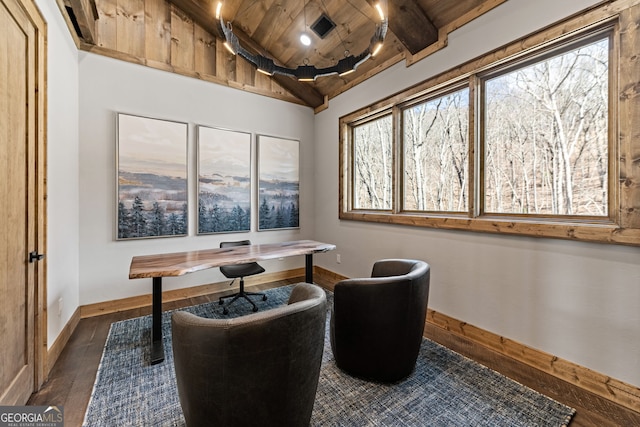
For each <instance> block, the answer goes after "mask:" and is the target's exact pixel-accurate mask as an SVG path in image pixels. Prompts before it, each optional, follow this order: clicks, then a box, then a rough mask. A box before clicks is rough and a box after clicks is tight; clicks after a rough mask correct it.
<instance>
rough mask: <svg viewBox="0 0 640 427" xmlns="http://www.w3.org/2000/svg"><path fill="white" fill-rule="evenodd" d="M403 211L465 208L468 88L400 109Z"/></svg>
mask: <svg viewBox="0 0 640 427" xmlns="http://www.w3.org/2000/svg"><path fill="white" fill-rule="evenodd" d="M402 125H403V126H402V130H403V132H402V136H403V138H402V142H403V146H404V152H403V157H402V158H403V160H404V193H403V194H404V210H410V211H435V212H438V211H440V212H467V211H468V209H469V208H468V206H469V204H468V199H469V194H468V191H467V190H468V186H469V158H468V153H469V89H467V88H465V89H461V90H457V91H455V92H453V93H450V94H447V95H442V96H438V97H436V98H433V99H429V100H428V101H426V102H422V103H420V104H417V105H414V106H411V107H408V108H406V109H404V110H403V112H402Z"/></svg>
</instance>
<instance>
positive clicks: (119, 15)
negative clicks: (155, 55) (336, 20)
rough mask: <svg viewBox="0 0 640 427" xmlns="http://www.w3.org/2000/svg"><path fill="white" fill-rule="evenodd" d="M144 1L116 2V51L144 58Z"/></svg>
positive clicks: (125, 0) (122, 0)
mask: <svg viewBox="0 0 640 427" xmlns="http://www.w3.org/2000/svg"><path fill="white" fill-rule="evenodd" d="M144 3H145V0H117V9H116V49H117V50H119V51H120V52H124V53H128V54H130V55H133V56H136V57H139V58H144V55H145V49H144V39H145V26H144V21H145V19H144Z"/></svg>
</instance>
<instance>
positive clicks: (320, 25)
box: [311, 14, 336, 39]
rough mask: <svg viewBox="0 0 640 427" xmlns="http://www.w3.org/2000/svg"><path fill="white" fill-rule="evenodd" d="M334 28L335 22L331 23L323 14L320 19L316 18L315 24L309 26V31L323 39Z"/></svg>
mask: <svg viewBox="0 0 640 427" xmlns="http://www.w3.org/2000/svg"><path fill="white" fill-rule="evenodd" d="M335 27H336V24H335V22H333V21H332V20H331V19H330V18H329V17H328V16H327V15H325V14H322V15H321V16H320V18H318V19H317V20H316V22H314V23H313V25H311V29H312V30H313V32H314V33H316V34H317V35H318V37H320V38H321V39H323V38H325V37H326V36H327V34H329V33H330V32H331V30H333V29H334V28H335Z"/></svg>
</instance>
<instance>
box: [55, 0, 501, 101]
mask: <svg viewBox="0 0 640 427" xmlns="http://www.w3.org/2000/svg"><path fill="white" fill-rule="evenodd" d="M56 1H58V3H59V5H60V6H61V8H62V9H63V10H64V11H65V12H66V15H67V16H66V17H67V20H68V22H69V26H70V27H71V29H72V32H73V33H74V37H76V41H77V44H78V45H79V47H81V48H83V49H85V50H90V51H94V52H97V53H102V54H107V55H110V56H115V57H119V58H120V59H125V60H129V61H133V62H140V63H143V64H145V65H150V66H155V67H156V68H162V69H168V70H169V71H176V72H181V73H182V74H187V75H189V74H190V73H191V71H190V70H189V68H190V67H191V68H193V70H192V71H193V74H194V77H199V78H203V79H205V80H210V81H213V82H215V83H222V84H228V85H230V86H234V87H239V88H241V89H245V90H251V91H254V92H258V93H263V94H267V95H271V96H275V97H281V98H283V99H287V100H293V101H294V102H299V103H301V104H305V105H308V106H310V107H313V108H315V109H316V110H319V109H322V108H324V107H326V105H327V102H328V100H329V99H330V98H332V97H334V96H336V95H338V94H340V93H342V92H344V91H345V90H347V89H349V88H351V87H353V86H355V85H357V84H358V83H361V82H362V81H364V80H366V79H367V78H369V77H371V76H372V75H374V74H376V73H378V72H380V71H382V70H384V69H386V68H388V67H389V66H391V65H393V64H396V63H398V62H400V61H405V62H406V64H407V65H411V64H413V63H415V62H417V61H419V60H421V59H423V58H424V57H426V56H428V55H429V54H431V53H433V52H435V51H436V50H439V49H441V48H444V47H445V46H446V44H447V35H448V33H450V32H451V31H453V30H455V29H457V28H459V27H460V26H462V25H464V24H466V23H468V22H469V21H471V20H473V19H474V18H476V17H478V16H480V15H482V14H483V13H486V12H487V11H489V10H491V9H493V8H494V7H497V6H498V5H500V4H501V3H503V2H504V1H506V0H388V1H387V2H386V8H387V12H386V13H387V16H388V22H389V26H388V31H387V34H386V38H385V40H384V47H383V49H382V51H381V52H380V53H379V54H377V55H376V56H375V57H374V58H370V59H368V60H366V61H364V62H363V63H361V64H360V65H359V66H358V67H357V69H356V71H355V72H353V73H351V74H348V75H345V76H338V75H331V76H323V77H318V78H317V79H316V80H315V81H313V82H300V81H298V80H297V79H295V78H293V77H290V76H285V75H280V74H274V75H273V76H271V77H268V78H267V79H270V80H271V82H270V83H265V81H264V80H260V79H263V77H258V76H256V75H254V74H252V72H251V71H248V70H247V69H246V65H245V66H244V67H245V68H241V67H240V66H239V65H238V63H237V62H236V63H235V68H234V69H233V70H230V63H231V61H232V60H231V59H229V58H228V57H226V56H225V55H230V54H227V53H224V54H222V52H220V51H221V50H222V49H220V46H221V41H222V40H223V39H224V34H222V31H221V26H220V22H219V20H217V19H216V16H215V14H216V6H217V3H218V0H56ZM377 2H378V0H259V1H252V0H224V2H223V3H222V9H221V16H222V19H223V21H224V22H229V23H230V25H231V28H232V29H233V33H234V34H235V35H236V36H237V37H238V39H239V41H240V44H241V45H242V47H243V48H244V49H246V50H247V51H249V52H251V53H252V54H258V55H261V56H264V57H267V58H271V59H273V60H274V62H275V63H276V64H278V65H281V66H286V67H289V68H296V67H297V66H299V65H305V64H311V65H314V66H316V67H319V68H320V67H329V66H332V65H335V64H336V63H337V62H338V61H339V60H341V59H343V58H344V57H345V56H347V55H350V54H351V55H357V54H359V53H361V52H362V51H364V50H365V49H366V48H367V47H368V45H369V42H370V39H371V37H372V35H373V34H374V32H375V30H376V25H378V23H379V18H378V12H377V11H376V9H375V4H376V3H377ZM383 4H384V2H383ZM322 16H324V17H325V19H326V18H328V19H329V20H330V21H332V22H333V23H334V24H335V27H334V28H333V29H331V30H330V31H328V32H327V33H326V34H322V31H320V32H319V33H320V34H318V33H317V32H315V31H314V30H313V29H312V28H311V27H312V26H313V24H314V23H315V22H316V21H317V20H318V19H319V18H321V17H322ZM325 23H326V22H325ZM167 27H168V28H167ZM185 28H186V30H185ZM189 31H190V32H191V33H190V34H189ZM302 32H306V33H307V34H309V35H310V36H311V39H312V40H311V45H310V46H308V47H306V46H304V45H302V44H301V43H300V40H299V37H300V34H301V33H302ZM185 33H187V34H188V35H187V36H185ZM156 37H158V38H159V39H158V40H154V38H156ZM135 38H143V39H144V42H142V47H136V46H139V45H140V42H139V41H138V40H137V39H135ZM214 39H215V40H214ZM180 43H182V44H180ZM189 44H191V45H192V47H191V49H190V48H189ZM199 44H202V45H203V46H204V48H206V47H209V48H211V47H216V46H217V47H218V52H213V53H212V52H210V51H206V50H203V49H204V48H201V46H199ZM165 51H166V52H165ZM191 51H192V52H191ZM115 52H119V53H115ZM163 52H165V53H163ZM185 52H186V53H185ZM180 55H182V56H183V58H182V59H181V58H180ZM198 56H200V57H198ZM191 57H193V58H191ZM207 61H209V62H214V64H207V63H206V62H207ZM238 61H240V60H238ZM198 64H201V65H198ZM251 66H253V65H251ZM223 68H224V69H223ZM254 68H255V67H254ZM243 70H244V71H243ZM247 73H249V74H252V75H251V76H247Z"/></svg>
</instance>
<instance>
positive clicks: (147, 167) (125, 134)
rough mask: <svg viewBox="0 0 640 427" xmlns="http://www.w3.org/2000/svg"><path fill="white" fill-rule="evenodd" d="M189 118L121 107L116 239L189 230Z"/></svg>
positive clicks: (170, 234) (159, 235)
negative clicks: (176, 118)
mask: <svg viewBox="0 0 640 427" xmlns="http://www.w3.org/2000/svg"><path fill="white" fill-rule="evenodd" d="M187 132H188V126H187V124H186V123H180V122H174V121H167V120H159V119H153V118H148V117H141V116H133V115H129V114H122V113H118V115H117V144H116V146H117V156H116V159H117V171H118V182H117V193H118V194H117V197H118V208H117V221H118V224H117V239H118V240H123V239H140V238H149V237H168V236H184V235H186V234H187V232H188V223H187V220H188V205H187Z"/></svg>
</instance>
